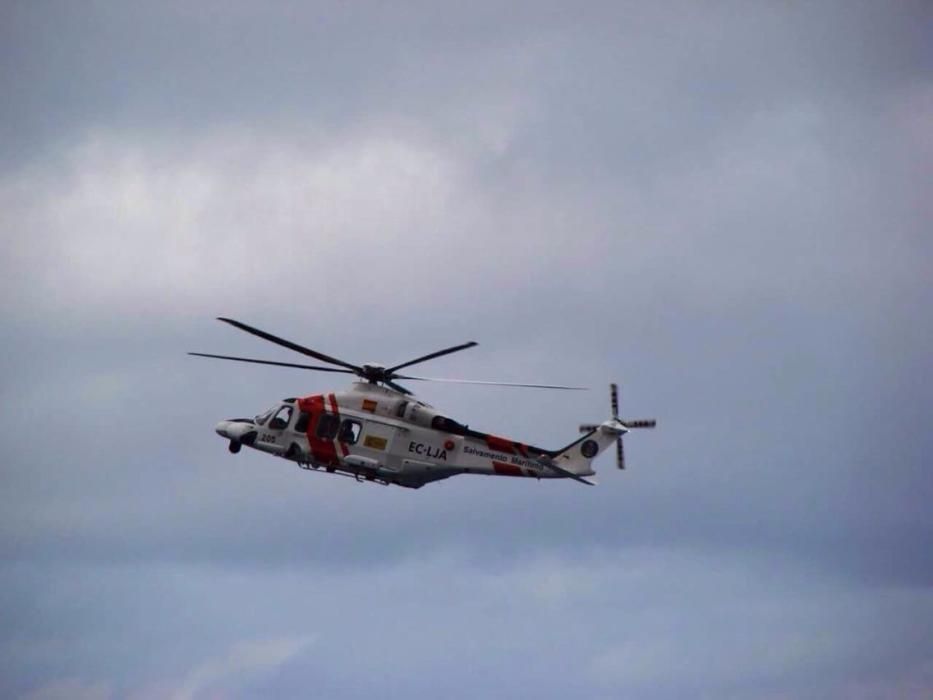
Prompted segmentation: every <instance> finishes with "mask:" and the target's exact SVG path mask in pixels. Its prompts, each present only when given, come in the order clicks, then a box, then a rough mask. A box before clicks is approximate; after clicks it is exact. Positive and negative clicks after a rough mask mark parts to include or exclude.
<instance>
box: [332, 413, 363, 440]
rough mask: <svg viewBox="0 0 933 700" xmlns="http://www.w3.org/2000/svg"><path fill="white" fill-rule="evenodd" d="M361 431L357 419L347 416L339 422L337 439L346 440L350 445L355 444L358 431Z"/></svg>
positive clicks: (358, 435)
mask: <svg viewBox="0 0 933 700" xmlns="http://www.w3.org/2000/svg"><path fill="white" fill-rule="evenodd" d="M362 431H363V426H362V425H360V424H359V422H358V421H355V420H350V419H349V418H347V419H346V420H344V421H343V423H341V424H340V437H339V438H337V439H338V440H340V442H347V443H349V444H351V445H355V444H356V441H357V440H359V439H360V433H361V432H362Z"/></svg>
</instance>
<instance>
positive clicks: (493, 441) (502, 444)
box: [486, 435, 515, 455]
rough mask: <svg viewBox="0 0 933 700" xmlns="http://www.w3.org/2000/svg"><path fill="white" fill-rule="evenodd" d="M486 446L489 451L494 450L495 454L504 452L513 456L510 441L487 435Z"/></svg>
mask: <svg viewBox="0 0 933 700" xmlns="http://www.w3.org/2000/svg"><path fill="white" fill-rule="evenodd" d="M486 444H487V445H489V449H491V450H495V451H496V452H505V453H507V454H510V455H511V454H515V445H514V443H513V442H512V441H511V440H506V439H505V438H501V437H496V436H495V435H487V436H486Z"/></svg>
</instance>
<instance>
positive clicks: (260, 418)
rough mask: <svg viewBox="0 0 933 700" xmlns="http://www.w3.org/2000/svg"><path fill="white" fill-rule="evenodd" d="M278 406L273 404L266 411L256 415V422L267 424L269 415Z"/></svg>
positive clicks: (257, 423)
mask: <svg viewBox="0 0 933 700" xmlns="http://www.w3.org/2000/svg"><path fill="white" fill-rule="evenodd" d="M276 408H278V406H273V407H272V408H270V409H269V410H268V411H266V412H265V413H260V414H259V415H258V416H256V417H255V418H254V419H253V420H254V421H255V422H256V425H265V424H266V421H267V420H269V416H271V415H272V412H273V411H275V409H276Z"/></svg>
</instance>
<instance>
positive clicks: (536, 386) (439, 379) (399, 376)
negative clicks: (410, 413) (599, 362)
mask: <svg viewBox="0 0 933 700" xmlns="http://www.w3.org/2000/svg"><path fill="white" fill-rule="evenodd" d="M393 379H405V380H408V381H416V382H446V383H448V384H484V385H486V386H517V387H524V388H527V389H561V390H564V391H589V389H590V388H589V387H588V386H563V385H560V384H517V383H515V382H481V381H478V380H474V379H445V378H442V377H410V376H408V375H405V374H396V375H395V376H394V377H393Z"/></svg>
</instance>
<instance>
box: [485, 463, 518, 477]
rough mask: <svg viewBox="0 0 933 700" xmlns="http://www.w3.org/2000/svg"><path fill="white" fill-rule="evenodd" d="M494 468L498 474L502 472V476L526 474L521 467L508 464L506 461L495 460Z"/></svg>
mask: <svg viewBox="0 0 933 700" xmlns="http://www.w3.org/2000/svg"><path fill="white" fill-rule="evenodd" d="M492 468H493V469H494V470H495V472H496V474H501V475H502V476H524V475H523V474H522V470H521V467H516V466H515V465H514V464H506V463H505V462H496V461H495V460H493V463H492Z"/></svg>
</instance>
